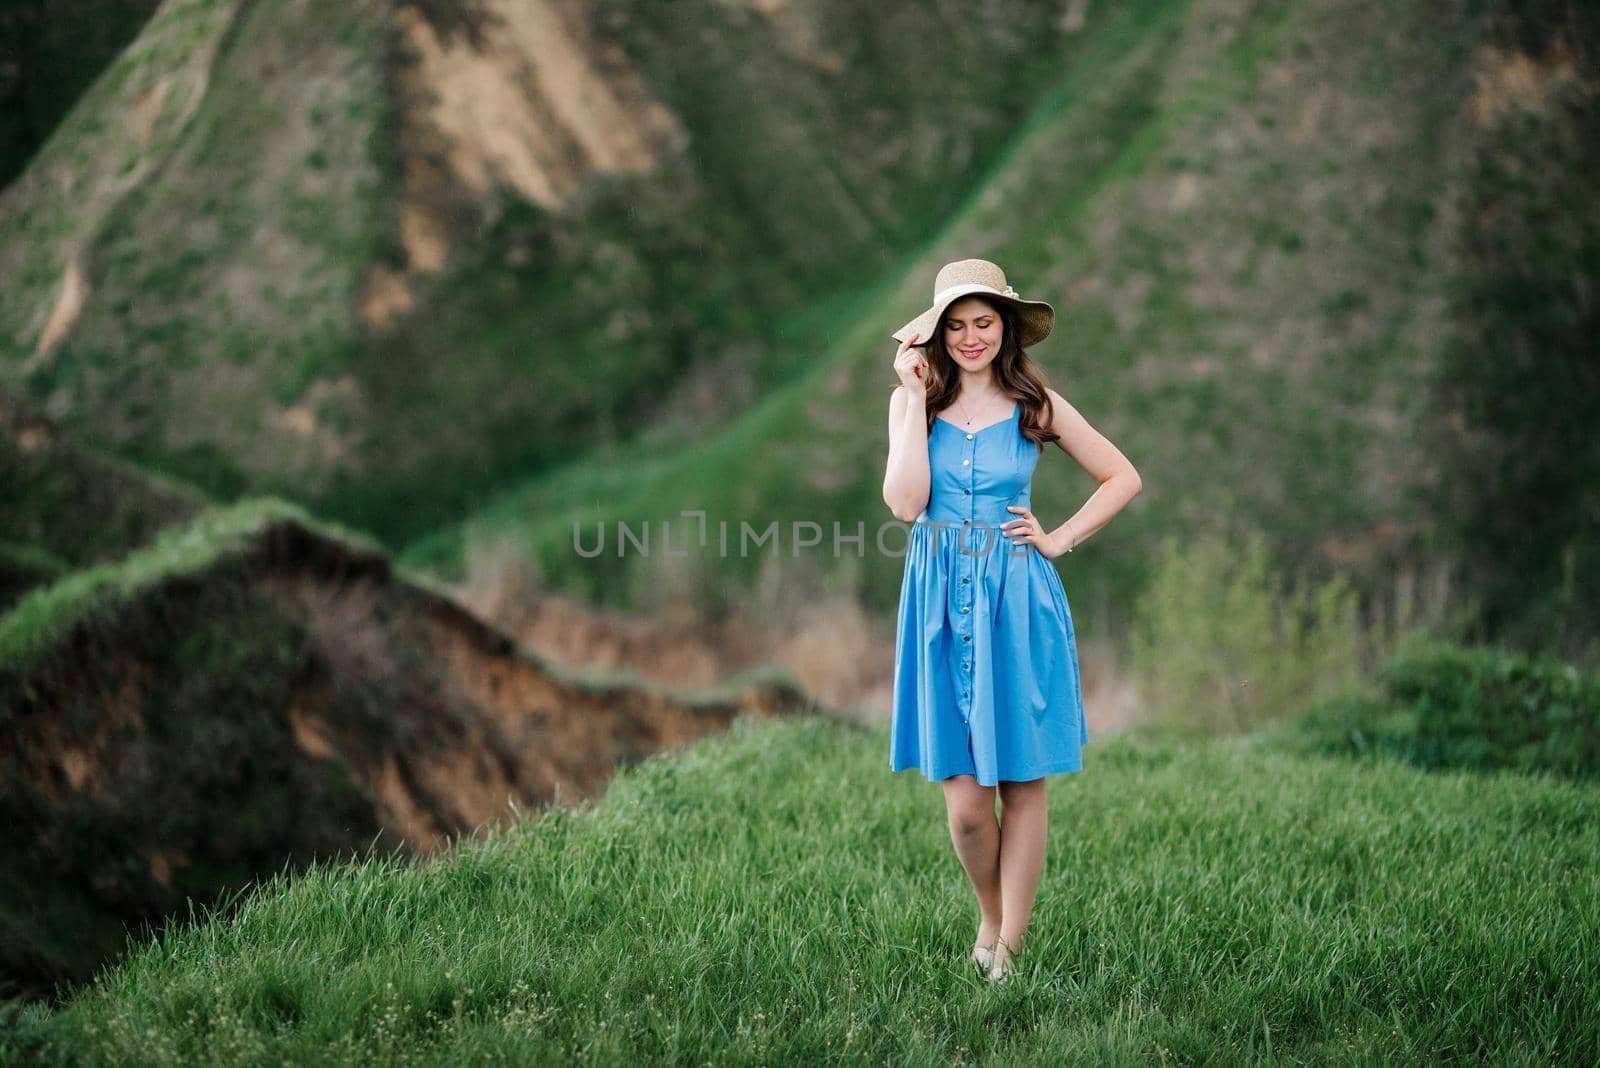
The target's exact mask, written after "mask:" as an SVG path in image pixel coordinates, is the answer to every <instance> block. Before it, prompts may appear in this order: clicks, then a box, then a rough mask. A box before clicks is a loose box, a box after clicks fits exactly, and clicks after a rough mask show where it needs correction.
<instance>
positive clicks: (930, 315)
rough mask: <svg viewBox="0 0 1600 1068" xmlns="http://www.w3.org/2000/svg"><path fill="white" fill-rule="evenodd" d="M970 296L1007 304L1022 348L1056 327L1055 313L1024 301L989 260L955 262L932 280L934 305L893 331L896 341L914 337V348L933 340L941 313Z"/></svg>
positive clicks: (1041, 304) (1039, 302)
mask: <svg viewBox="0 0 1600 1068" xmlns="http://www.w3.org/2000/svg"><path fill="white" fill-rule="evenodd" d="M971 293H982V294H983V295H984V296H986V297H997V298H999V299H1001V300H1004V301H1006V302H1007V303H1008V304H1010V305H1011V306H1012V307H1013V308H1015V309H1016V312H1017V327H1018V331H1017V332H1018V334H1019V335H1020V343H1021V345H1022V347H1023V348H1027V347H1028V346H1029V345H1035V344H1038V343H1039V342H1041V341H1043V340H1044V339H1045V338H1047V337H1049V336H1050V328H1051V327H1053V326H1055V322H1056V310H1055V309H1054V308H1052V307H1051V306H1050V305H1049V304H1047V303H1046V302H1044V301H1042V300H1024V299H1022V297H1020V296H1018V295H1017V291H1016V290H1015V289H1012V288H1011V286H1010V284H1009V283H1007V282H1006V273H1005V272H1004V271H1002V270H1001V269H1000V268H999V266H998V265H997V264H993V263H990V262H989V261H988V260H956V261H955V262H953V263H947V264H945V265H944V266H943V267H941V268H939V275H938V277H936V278H935V279H934V280H933V304H932V305H931V306H930V307H929V308H928V310H927V311H924V312H923V313H922V314H921V315H919V316H917V317H916V318H915V319H913V320H911V321H910V322H909V323H907V324H906V325H904V326H902V327H901V328H900V329H898V330H896V331H895V332H894V335H893V336H894V339H895V340H896V341H905V340H906V338H908V337H910V336H911V335H912V334H913V333H914V334H916V335H917V347H918V348H921V347H922V346H924V345H926V344H928V342H930V341H932V340H933V329H934V327H935V326H937V325H938V324H939V323H940V321H941V320H943V319H944V310H945V309H946V308H948V307H949V306H950V305H951V303H952V302H954V301H957V300H960V299H961V298H962V297H965V296H967V295H969V294H971Z"/></svg>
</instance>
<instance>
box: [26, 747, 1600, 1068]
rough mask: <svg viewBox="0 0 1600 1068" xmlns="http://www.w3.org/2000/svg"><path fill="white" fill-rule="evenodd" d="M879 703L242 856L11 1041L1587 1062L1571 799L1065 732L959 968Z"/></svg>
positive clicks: (503, 1055) (1438, 777) (926, 838)
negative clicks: (1024, 848) (992, 938)
mask: <svg viewBox="0 0 1600 1068" xmlns="http://www.w3.org/2000/svg"><path fill="white" fill-rule="evenodd" d="M886 753H887V737H886V734H885V732H884V729H883V728H882V727H876V728H867V729H862V728H852V727H846V726H841V725H838V724H836V723H832V722H830V721H827V720H823V719H817V718H806V719H796V720H785V721H780V722H769V721H757V720H751V719H741V720H739V721H737V722H736V723H735V725H734V727H733V728H732V729H731V730H730V731H729V732H728V733H727V734H726V735H722V736H717V737H715V738H711V739H706V740H704V741H702V742H701V743H699V744H697V745H696V746H694V747H692V748H690V749H687V750H683V751H679V752H676V753H668V754H660V755H657V756H655V757H652V758H651V759H649V760H647V761H645V762H644V763H642V764H640V765H637V766H635V767H633V768H630V769H627V770H625V771H623V772H621V773H620V774H619V775H618V777H617V778H616V779H615V780H614V782H613V784H612V786H611V788H610V790H609V792H608V793H607V795H606V796H605V797H604V798H603V799H601V800H600V801H599V802H598V803H596V802H584V803H581V804H579V805H576V806H574V807H571V808H565V809H563V808H552V809H546V810H541V811H539V812H537V813H530V814H526V815H525V816H524V818H523V819H522V821H521V822H519V823H517V824H516V825H514V826H511V827H507V828H502V829H501V830H499V831H496V832H494V833H491V834H488V835H487V836H486V837H485V838H483V839H482V840H479V841H474V842H468V843H464V844H463V845H462V847H461V848H460V849H458V850H457V851H455V852H454V853H453V854H451V855H449V856H447V857H444V858H441V859H438V860H436V861H435V862H433V863H432V864H431V865H427V866H421V867H418V866H413V865H410V864H407V863H405V862H402V861H399V860H396V859H393V858H386V857H370V858H369V859H368V860H367V861H366V862H365V863H362V864H359V865H347V866H318V867H316V868H313V869H311V870H310V871H308V872H306V873H304V874H302V875H298V876H293V877H290V876H287V875H280V876H279V877H278V878H276V879H274V880H272V881H271V883H270V884H269V885H267V886H265V887H263V888H261V889H260V890H259V891H258V892H257V893H256V894H254V896H252V897H251V898H249V899H248V900H247V901H246V902H245V903H244V904H243V906H242V908H241V909H239V910H238V911H237V913H236V914H235V915H234V916H233V918H232V919H230V920H227V921H226V922H224V921H222V920H220V919H216V918H212V919H210V920H208V921H206V922H203V923H198V924H188V925H183V926H181V927H174V928H172V929H169V930H168V931H166V932H164V933H163V935H162V936H161V938H160V939H159V942H157V941H150V942H145V943H142V944H140V945H139V946H138V948H137V949H136V951H135V952H134V953H133V954H132V956H131V957H130V958H129V959H127V960H126V961H125V962H123V963H122V964H121V965H120V966H119V967H117V968H115V969H114V970H112V971H110V972H108V973H106V974H104V975H103V976H102V977H101V978H100V980H99V981H98V982H97V984H96V985H95V986H93V987H90V988H86V989H85V990H83V991H81V992H80V994H79V996H78V997H77V998H76V999H75V1000H73V1001H71V1002H70V1003H69V1004H68V1005H66V1006H64V1007H63V1008H62V1009H61V1010H59V1011H58V1012H56V1013H54V1014H51V1013H49V1012H48V1011H46V1010H44V1009H43V1008H33V1009H29V1010H28V1011H27V1012H25V1013H24V1015H23V1017H22V1018H21V1020H20V1021H19V1023H18V1025H17V1026H16V1028H15V1030H14V1031H13V1032H12V1033H11V1034H10V1035H9V1036H8V1039H7V1041H8V1042H9V1043H10V1044H11V1049H12V1050H14V1051H17V1052H19V1053H22V1054H24V1055H38V1056H40V1057H50V1056H54V1057H56V1058H58V1060H57V1061H56V1063H71V1064H80V1065H93V1064H113V1063H115V1064H133V1063H164V1064H165V1063H171V1064H216V1063H227V1064H267V1063H271V1064H280V1063H293V1064H319V1063H349V1062H351V1061H353V1060H359V1061H360V1062H361V1063H370V1064H468V1063H508V1062H515V1063H530V1064H534V1063H551V1062H555V1061H560V1062H563V1063H566V1062H574V1063H604V1064H611V1063H638V1062H640V1061H645V1062H660V1061H669V1062H673V1063H686V1064H702V1063H719V1064H723V1063H775V1064H785V1063H819V1062H823V1061H829V1062H844V1063H864V1064H881V1063H886V1062H889V1063H907V1064H926V1063H936V1062H940V1061H947V1060H954V1061H962V1062H967V1061H976V1060H982V1061H985V1062H999V1063H1045V1062H1050V1063H1061V1062H1074V1063H1085V1064H1116V1063H1141V1064H1142V1063H1149V1062H1152V1061H1168V1060H1173V1061H1177V1062H1179V1063H1192V1062H1208V1063H1209V1062H1216V1061H1222V1062H1226V1063H1233V1062H1235V1061H1239V1060H1243V1059H1246V1058H1250V1059H1254V1058H1257V1057H1259V1058H1261V1059H1264V1060H1270V1061H1278V1060H1283V1061H1292V1062H1299V1061H1310V1062H1326V1061H1338V1062H1340V1063H1347V1062H1357V1063H1391V1062H1406V1061H1411V1062H1415V1061H1429V1062H1431V1061H1436V1060H1443V1059H1472V1060H1478V1059H1485V1060H1489V1061H1492V1062H1494V1063H1499V1064H1505V1063H1512V1064H1517V1063H1527V1064H1532V1063H1540V1064H1547V1063H1555V1062H1561V1063H1593V1062H1594V1061H1595V1060H1596V1058H1597V1057H1600V1042H1597V1036H1600V999H1597V998H1596V996H1595V994H1594V990H1595V988H1596V986H1597V984H1600V944H1597V941H1600V940H1597V937H1596V936H1597V933H1600V896H1597V894H1596V893H1595V889H1594V887H1595V875H1596V870H1595V869H1596V864H1597V860H1600V793H1597V792H1596V790H1595V789H1594V788H1592V787H1589V786H1584V785H1581V784H1575V783H1570V782H1562V781H1556V780H1552V779H1548V778H1540V777H1533V776H1523V775H1519V774H1504V773H1502V774H1478V773H1467V772H1459V771H1457V772H1425V771H1422V770H1419V769H1416V768H1413V767H1410V766H1407V765H1405V764H1401V763H1397V762H1392V761H1385V760H1376V761H1367V762H1354V761H1346V760H1342V759H1338V758H1332V757H1297V756H1293V755H1290V754H1287V753H1285V752H1283V751H1281V750H1278V749H1275V748H1273V747H1270V746H1268V745H1265V744H1263V743H1261V742H1260V741H1252V740H1249V739H1247V740H1243V741H1215V742H1206V743H1199V744H1193V745H1189V744H1183V745H1180V744H1177V743H1174V742H1171V741H1166V740H1163V739H1162V738H1161V737H1158V736H1153V735H1151V736H1144V737H1139V736H1122V737H1118V738H1108V739H1103V740H1100V741H1099V744H1097V745H1096V746H1095V747H1094V750H1093V756H1092V759H1091V760H1090V762H1089V764H1088V766H1087V768H1086V770H1085V772H1084V773H1082V774H1079V775H1072V776H1063V777H1057V778H1053V779H1051V780H1050V781H1049V782H1050V785H1049V792H1050V793H1049V796H1050V801H1051V826H1050V844H1049V852H1048V854H1047V859H1046V864H1045V871H1044V877H1043V882H1042V884H1041V889H1040V893H1039V897H1038V901H1037V905H1036V907H1035V910H1034V913H1033V918H1032V923H1031V926H1030V930H1029V942H1028V944H1027V949H1026V954H1027V956H1026V963H1027V967H1026V969H1025V970H1024V971H1023V972H1021V973H1019V975H1018V976H1017V978H1016V981H1014V982H1013V983H1012V984H1010V985H1009V986H1008V987H1005V988H994V987H991V986H989V985H988V984H987V983H986V982H984V981H983V980H981V979H980V978H979V977H978V976H976V975H975V974H973V973H972V972H971V971H970V970H969V966H968V965H967V964H966V959H965V958H966V952H967V950H968V948H969V946H970V944H971V939H972V935H973V934H974V932H975V928H976V914H975V909H974V907H973V903H972V899H971V892H970V889H969V888H968V885H967V883H966V878H965V875H964V874H963V873H962V871H961V868H960V866H959V864H958V862H957V860H956V858H955V856H954V854H953V852H952V850H951V847H950V841H949V837H948V833H947V831H946V828H945V823H944V809H943V802H942V799H941V796H940V791H939V789H938V788H937V787H936V786H933V785H931V784H929V783H927V782H925V781H923V780H922V779H921V778H920V777H919V776H918V775H917V773H915V772H908V773H906V774H904V775H901V776H893V775H891V774H889V772H888V770H887V761H886Z"/></svg>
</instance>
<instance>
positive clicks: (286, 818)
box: [0, 500, 815, 997]
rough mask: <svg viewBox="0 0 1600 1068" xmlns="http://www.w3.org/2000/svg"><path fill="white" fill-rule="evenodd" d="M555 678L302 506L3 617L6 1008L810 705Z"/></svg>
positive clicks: (254, 515)
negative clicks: (184, 924) (273, 894)
mask: <svg viewBox="0 0 1600 1068" xmlns="http://www.w3.org/2000/svg"><path fill="white" fill-rule="evenodd" d="M814 707H815V704H814V702H810V701H809V700H808V699H807V698H806V695H805V694H803V693H801V692H800V691H799V689H798V687H797V686H795V685H794V683H793V681H792V680H791V679H790V678H788V677H786V676H784V675H782V674H781V673H777V672H761V671H750V672H745V673H742V674H741V675H739V676H736V677H732V678H729V679H726V680H723V681H722V683H721V685H718V686H716V687H714V688H710V689H706V690H695V691H684V690H680V689H677V688H673V687H666V686H660V685H655V684H652V683H650V682H648V681H646V680H643V679H641V678H639V677H637V676H635V675H632V674H630V673H626V672H609V673H588V672H585V673H577V672H570V671H565V670H561V669H559V668H557V667H555V666H553V665H551V664H549V663H548V662H546V661H545V660H544V659H542V658H541V657H539V656H537V655H535V654H533V653H531V652H529V651H528V650H526V649H523V648H522V647H520V646H519V645H518V644H517V643H516V642H515V641H513V640H512V639H511V638H510V637H508V636H507V635H506V634H504V633H502V632H500V631H498V630H496V629H494V628H493V627H491V626H489V625H487V624H485V623H484V622H483V621H482V620H480V619H478V618H476V617H474V616H473V615H472V614H470V613H469V612H468V611H467V610H466V609H464V608H463V607H462V606H461V605H459V604H458V603H456V602H455V601H453V600H452V599H450V598H449V597H448V596H446V595H444V594H442V593H441V592H439V591H437V590H434V589H432V588H430V587H429V585H428V584H427V583H426V582H424V581H420V580H419V579H418V577H417V576H413V575H410V574H408V573H406V572H404V570H403V569H396V568H394V567H393V566H392V564H391V561H390V558H389V557H388V555H387V554H386V553H385V552H383V550H382V549H381V547H379V546H377V545H376V544H375V543H373V542H372V541H371V540H370V539H367V538H364V537H361V536H359V535H354V534H352V533H351V532H349V531H346V530H342V529H340V528H338V527H337V526H333V525H330V524H325V523H318V522H316V521H314V520H312V519H311V518H310V517H309V516H307V515H306V514H305V513H304V512H303V511H302V510H301V509H299V508H298V507H296V506H293V505H289V504H286V503H284V502H281V501H273V500H265V501H258V500H248V501H243V502H239V503H238V504H235V505H232V506H228V507H225V508H218V509H210V510H207V511H205V512H203V513H201V514H200V515H199V516H198V517H197V518H196V519H195V520H194V521H193V522H192V523H188V524H183V525H178V526H175V527H173V528H171V529H169V530H167V531H165V532H163V533H162V534H161V535H160V536H159V537H158V538H156V539H155V541H154V542H153V543H152V544H150V545H146V546H141V547H139V548H138V549H136V550H135V551H132V552H130V553H128V554H127V555H126V556H124V557H122V558H120V559H116V560H112V561H107V562H103V563H98V564H96V565H95V566H92V567H84V568H81V569H79V570H76V571H73V572H72V573H71V574H68V575H66V576H64V577H61V578H58V579H56V580H55V581H53V582H48V583H45V584H43V585H40V586H39V587H38V588H36V589H33V590H31V591H30V592H29V593H28V594H27V595H26V596H24V597H23V598H22V599H21V600H20V601H19V602H18V603H17V604H16V605H15V606H14V607H13V608H11V610H10V611H9V612H6V613H3V614H0V847H3V853H4V855H5V856H6V857H7V858H8V863H7V864H5V865H4V866H3V867H0V916H4V917H5V918H6V921H7V924H8V931H9V936H8V937H7V939H6V940H5V942H4V944H3V945H0V997H13V996H16V997H35V996H39V995H40V994H41V993H48V992H49V991H50V989H51V987H52V986H53V985H54V984H55V983H57V982H68V981H76V982H81V981H83V980H86V979H87V978H89V976H90V975H91V974H92V973H93V972H94V970H95V969H96V968H98V967H100V966H101V965H103V964H104V963H105V962H106V961H107V960H108V959H111V958H113V957H114V956H115V955H116V953H117V952H118V951H119V949H120V948H121V946H122V944H123V941H124V939H125V937H126V933H127V930H128V928H129V927H130V926H133V925H137V924H139V923H141V922H159V920H160V919H161V918H162V917H164V916H167V915H170V914H172V913H173V912H174V911H175V910H181V909H183V908H184V906H185V905H186V904H187V903H189V902H191V901H192V902H195V903H199V904H207V903H210V902H212V901H215V900H217V899H218V898H219V897H223V896H226V895H227V894H229V893H232V892H236V891H239V890H242V889H243V888H245V887H247V886H248V885H249V884H250V883H251V882H252V881H253V880H256V879H259V878H263V877H266V876H269V875H271V874H272V873H273V872H275V871H278V870H280V869H282V868H285V867H286V866H287V867H291V868H292V867H294V866H298V865H303V864H306V863H309V862H311V861H312V860H313V859H325V858H329V857H337V856H349V855H352V854H355V853H357V852H359V851H360V850H361V849H362V848H363V847H368V846H372V845H375V844H377V842H378V840H379V839H380V838H381V840H382V845H383V847H384V848H385V849H391V848H392V849H399V850H403V851H407V852H421V853H426V852H428V851H431V850H433V849H435V848H437V847H438V845H439V840H440V839H441V838H447V837H448V836H450V835H455V834H461V833H464V832H465V833H470V832H471V831H473V830H474V829H475V828H477V827H479V826H481V825H484V824H488V823H492V822H493V821H495V820H498V819H501V818H504V817H506V816H507V815H509V814H511V813H512V812H514V811H515V809H516V807H517V806H518V805H522V806H533V805H538V804H543V803H546V802H549V801H551V800H554V799H558V798H562V797H567V798H571V797H573V796H583V795H585V794H588V793H592V792H594V791H597V790H598V789H600V788H601V787H602V786H603V784H604V783H605V781H606V780H607V778H608V777H609V776H610V775H611V774H612V773H613V772H614V770H615V769H616V768H617V767H618V766H619V765H624V764H627V763H629V762H632V761H636V760H639V759H641V758H643V757H645V756H647V755H649V754H651V753H654V752H656V751H658V750H660V749H662V748H665V747H669V746H672V745H676V744H680V743H682V742H684V741H687V740H689V739H692V738H696V737H699V736H701V735H703V734H706V733H710V732H713V731H719V730H721V729H722V728H723V727H724V726H726V724H727V723H728V721H729V720H731V719H732V718H733V717H734V716H735V715H738V714H740V713H758V714H774V715H775V714H781V713H785V712H791V711H795V710H803V709H807V708H814Z"/></svg>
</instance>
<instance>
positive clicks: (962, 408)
mask: <svg viewBox="0 0 1600 1068" xmlns="http://www.w3.org/2000/svg"><path fill="white" fill-rule="evenodd" d="M956 405H957V407H959V408H960V409H961V410H962V411H963V412H965V411H966V410H967V406H966V405H965V404H962V403H961V400H960V398H959V397H958V398H957V399H956ZM967 426H969V427H970V426H972V417H971V416H968V417H967Z"/></svg>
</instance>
